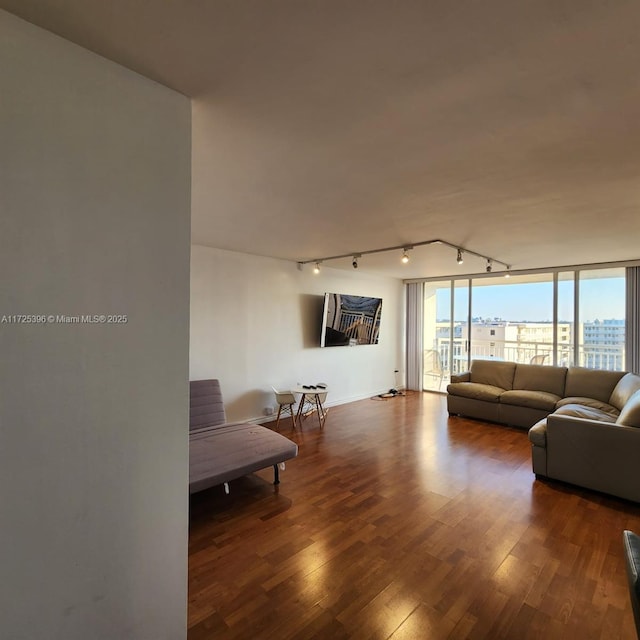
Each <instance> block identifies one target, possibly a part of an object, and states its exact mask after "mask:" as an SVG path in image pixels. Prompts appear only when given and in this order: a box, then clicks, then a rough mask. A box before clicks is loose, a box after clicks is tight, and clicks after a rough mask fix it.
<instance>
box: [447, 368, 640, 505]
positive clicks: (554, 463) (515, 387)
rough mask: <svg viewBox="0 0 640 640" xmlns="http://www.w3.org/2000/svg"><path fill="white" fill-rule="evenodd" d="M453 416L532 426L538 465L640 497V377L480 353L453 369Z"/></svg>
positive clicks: (542, 472)
mask: <svg viewBox="0 0 640 640" xmlns="http://www.w3.org/2000/svg"><path fill="white" fill-rule="evenodd" d="M447 392H448V395H447V408H448V410H449V414H450V415H455V414H459V415H464V416H468V417H471V418H480V419H482V420H488V421H491V422H499V423H503V424H508V425H513V426H517V427H523V428H527V429H529V440H530V441H531V445H532V462H533V471H534V473H535V474H536V475H537V476H546V477H549V478H554V479H557V480H563V481H565V482H570V483H572V484H576V485H580V486H583V487H587V488H590V489H595V490H598V491H603V492H605V493H610V494H612V495H616V496H619V497H621V498H626V499H629V500H634V501H636V502H640V473H639V472H638V467H639V466H640V465H639V464H638V461H640V376H639V375H636V374H633V373H625V372H621V371H599V370H594V369H586V368H583V367H571V368H568V369H567V368H565V367H551V366H542V365H527V364H516V363H515V362H497V361H490V360H475V361H473V362H472V363H471V368H470V371H469V372H466V373H463V374H460V375H453V376H451V384H449V386H448V387H447Z"/></svg>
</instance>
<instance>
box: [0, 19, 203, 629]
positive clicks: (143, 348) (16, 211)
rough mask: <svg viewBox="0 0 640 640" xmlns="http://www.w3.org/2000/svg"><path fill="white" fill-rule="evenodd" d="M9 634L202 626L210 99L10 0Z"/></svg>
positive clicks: (2, 612)
mask: <svg viewBox="0 0 640 640" xmlns="http://www.w3.org/2000/svg"><path fill="white" fill-rule="evenodd" d="M0 87H2V89H1V97H0V125H1V126H0V279H1V285H0V316H13V315H18V314H37V315H44V316H47V315H54V316H55V315H65V316H75V315H81V314H82V315H93V314H95V315H100V314H105V315H106V314H119V315H125V316H126V317H127V319H128V321H127V322H126V323H124V324H100V323H98V324H80V323H77V324H76V323H62V322H58V323H56V322H55V321H53V322H47V323H35V324H24V323H17V322H11V321H6V319H5V322H2V323H0V345H1V353H2V357H1V358H0V567H1V571H0V572H1V575H2V579H1V580H0V637H2V638H7V639H8V638H12V639H15V640H18V639H25V640H87V639H89V638H91V639H92V640H114V639H116V638H117V639H118V640H128V639H136V640H151V639H153V640H177V639H179V638H185V637H186V597H187V590H186V577H187V524H188V491H187V485H188V438H187V424H188V331H189V251H190V247H189V242H190V240H189V236H190V145H191V140H190V138H191V132H190V127H191V124H190V118H191V111H190V103H189V100H188V99H186V98H185V97H184V96H181V95H179V94H177V93H175V92H172V91H169V90H168V89H166V88H164V87H161V86H160V85H158V84H155V83H153V82H151V81H149V80H146V79H144V78H142V77H141V76H138V75H136V74H134V73H132V72H130V71H128V70H126V69H124V68H122V67H119V66H118V65H116V64H113V63H111V62H108V61H107V60H105V59H103V58H101V57H99V56H97V55H95V54H92V53H90V52H88V51H86V50H84V49H82V48H80V47H77V46H75V45H72V44H71V43H69V42H67V41H65V40H62V39H61V38H58V37H56V36H54V35H52V34H50V33H48V32H46V31H43V30H41V29H38V28H37V27H34V26H33V25H30V24H28V23H26V22H23V21H21V20H19V19H17V18H15V17H14V16H11V15H10V14H7V13H5V12H2V11H0Z"/></svg>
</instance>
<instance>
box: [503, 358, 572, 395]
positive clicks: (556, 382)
mask: <svg viewBox="0 0 640 640" xmlns="http://www.w3.org/2000/svg"><path fill="white" fill-rule="evenodd" d="M566 376H567V368H566V367H545V366H544V365H541V364H519V365H518V366H517V367H516V372H515V375H514V376H513V388H514V389H527V390H528V391H546V392H548V393H553V394H555V395H556V396H558V397H560V398H562V396H563V395H564V384H565V378H566Z"/></svg>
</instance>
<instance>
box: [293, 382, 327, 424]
mask: <svg viewBox="0 0 640 640" xmlns="http://www.w3.org/2000/svg"><path fill="white" fill-rule="evenodd" d="M315 387H316V388H315V389H311V388H309V387H306V386H305V385H299V386H297V387H293V389H291V391H293V393H299V394H301V396H302V397H301V398H300V404H299V405H298V411H297V413H296V417H297V418H298V424H299V425H302V422H301V419H302V410H303V407H304V404H305V402H309V403H310V404H312V405H314V407H315V408H314V409H313V411H317V412H318V424H319V425H320V428H321V429H322V427H324V421H325V419H326V417H327V413H326V411H325V409H324V407H323V406H322V402H323V399H326V397H327V393H328V392H329V388H328V387H324V388H323V387H318V386H317V385H315Z"/></svg>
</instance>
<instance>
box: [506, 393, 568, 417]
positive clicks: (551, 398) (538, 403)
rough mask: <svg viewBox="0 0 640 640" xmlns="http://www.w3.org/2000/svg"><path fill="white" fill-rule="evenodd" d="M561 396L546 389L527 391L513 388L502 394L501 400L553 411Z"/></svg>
mask: <svg viewBox="0 0 640 640" xmlns="http://www.w3.org/2000/svg"><path fill="white" fill-rule="evenodd" d="M558 400H560V396H557V395H555V393H548V392H546V391H527V390H525V389H513V390H512V391H505V392H504V393H503V394H502V395H501V396H500V402H502V403H504V404H512V405H516V406H518V407H531V408H532V409H543V410H544V411H549V412H550V411H553V410H554V409H555V407H556V403H557V402H558Z"/></svg>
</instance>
